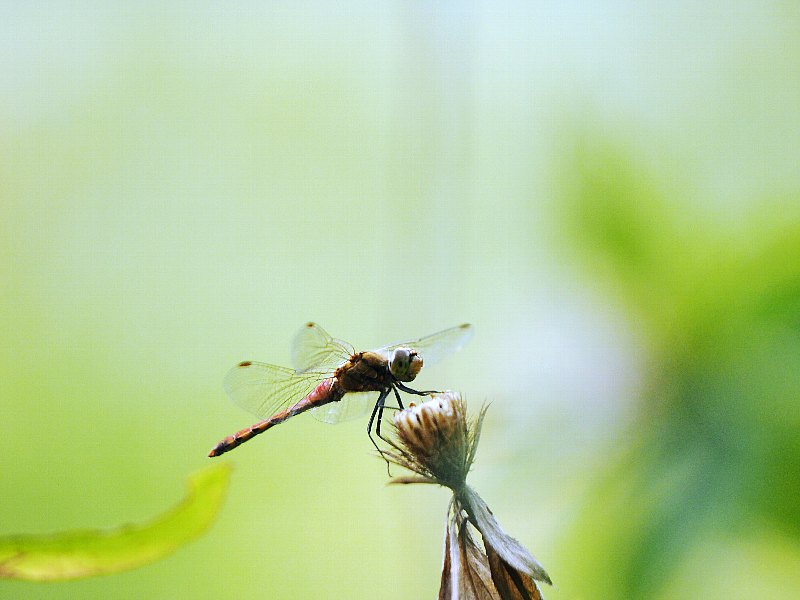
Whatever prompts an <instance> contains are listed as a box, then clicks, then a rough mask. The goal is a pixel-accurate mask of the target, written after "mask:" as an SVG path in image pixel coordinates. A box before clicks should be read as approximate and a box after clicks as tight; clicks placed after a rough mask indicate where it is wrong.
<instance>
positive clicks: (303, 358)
mask: <svg viewBox="0 0 800 600" xmlns="http://www.w3.org/2000/svg"><path fill="white" fill-rule="evenodd" d="M354 353H355V350H354V349H353V347H352V346H351V345H350V344H348V343H347V342H343V341H342V340H337V339H336V338H333V337H331V336H330V335H328V332H327V331H325V330H324V329H323V328H322V327H320V326H319V325H317V324H316V323H306V324H305V325H304V326H303V328H302V329H301V330H300V331H298V332H297V335H296V336H295V337H294V340H293V341H292V365H293V366H294V368H295V369H297V370H298V371H299V372H304V371H309V370H311V369H313V370H315V371H327V370H331V371H333V370H334V369H336V367H338V366H340V365H341V364H342V363H344V362H346V361H347V359H348V358H350V356H351V355H352V354H354Z"/></svg>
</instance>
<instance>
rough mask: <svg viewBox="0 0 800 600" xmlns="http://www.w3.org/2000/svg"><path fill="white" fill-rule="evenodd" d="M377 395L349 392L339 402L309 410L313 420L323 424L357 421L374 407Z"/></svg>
mask: <svg viewBox="0 0 800 600" xmlns="http://www.w3.org/2000/svg"><path fill="white" fill-rule="evenodd" d="M377 399H378V395H377V394H376V393H374V392H350V393H349V394H345V396H344V399H342V400H341V401H339V402H329V403H328V404H323V405H322V406H318V407H316V408H312V409H311V414H312V415H314V418H315V419H317V420H318V421H322V422H323V423H331V424H335V423H341V422H342V421H351V420H353V419H358V418H360V417H363V416H364V415H366V414H369V413H370V411H371V410H372V409H373V407H374V406H375V402H376V401H377Z"/></svg>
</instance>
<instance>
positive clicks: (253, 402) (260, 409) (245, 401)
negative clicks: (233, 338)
mask: <svg viewBox="0 0 800 600" xmlns="http://www.w3.org/2000/svg"><path fill="white" fill-rule="evenodd" d="M328 376H329V374H328V373H325V372H321V371H308V372H305V373H298V372H297V371H295V370H294V369H290V368H287V367H279V366H276V365H269V364H267V363H262V362H253V361H245V362H241V363H239V364H238V365H236V366H235V367H233V368H232V369H231V370H230V371H228V374H227V375H226V376H225V382H224V384H223V387H224V388H225V392H226V393H227V394H228V396H230V398H231V400H233V401H234V403H236V404H237V405H239V406H240V407H241V408H243V409H245V410H246V411H249V412H251V413H252V414H254V415H255V416H257V417H258V418H260V419H268V418H269V417H271V416H272V415H273V414H275V413H276V412H277V411H278V410H280V409H281V408H284V407H286V406H288V405H290V404H294V403H295V402H298V401H299V400H302V399H303V398H305V397H306V396H307V395H308V394H310V393H311V392H312V391H313V389H314V388H315V387H316V386H317V385H319V383H320V382H322V381H323V380H324V379H326V378H327V377H328Z"/></svg>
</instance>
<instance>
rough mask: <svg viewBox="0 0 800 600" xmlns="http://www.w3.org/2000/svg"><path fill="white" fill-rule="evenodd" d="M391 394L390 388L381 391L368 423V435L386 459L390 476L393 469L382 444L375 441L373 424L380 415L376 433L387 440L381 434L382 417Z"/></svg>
mask: <svg viewBox="0 0 800 600" xmlns="http://www.w3.org/2000/svg"><path fill="white" fill-rule="evenodd" d="M388 395H389V390H385V391H383V392H381V395H380V396H378V401H377V402H376V403H375V408H373V409H372V414H371V415H370V417H369V423H367V436H369V441H370V442H372V445H373V446H375V449H376V450H377V451H378V452H379V453H380V455H381V458H382V459H383V460H385V461H386V472H387V473H389V476H390V477H391V476H392V473H391V471H390V470H389V461H388V460H387V459H386V457H385V456H384V455H383V450H381V449H380V446H378V444H377V443H376V442H375V438H373V437H372V424H373V423H374V422H375V416H376V415H377V417H378V425H377V427H376V433H377V434H378V437H379V438H380V439H382V440H383V441H384V442H385V441H386V440H385V439H384V437H383V436H382V435H381V419H382V418H383V405H384V404H385V403H386V396H388Z"/></svg>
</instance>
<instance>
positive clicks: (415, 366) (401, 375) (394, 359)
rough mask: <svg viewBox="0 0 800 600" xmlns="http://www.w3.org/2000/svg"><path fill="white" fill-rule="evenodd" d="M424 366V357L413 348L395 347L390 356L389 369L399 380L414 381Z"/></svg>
mask: <svg viewBox="0 0 800 600" xmlns="http://www.w3.org/2000/svg"><path fill="white" fill-rule="evenodd" d="M421 368H422V357H421V356H420V355H419V354H417V352H416V350H412V349H411V348H395V349H394V350H392V354H391V355H390V356H389V371H390V372H391V374H392V375H393V376H394V378H395V379H397V380H398V381H414V378H415V377H416V376H417V374H418V373H419V370H420V369H421Z"/></svg>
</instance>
